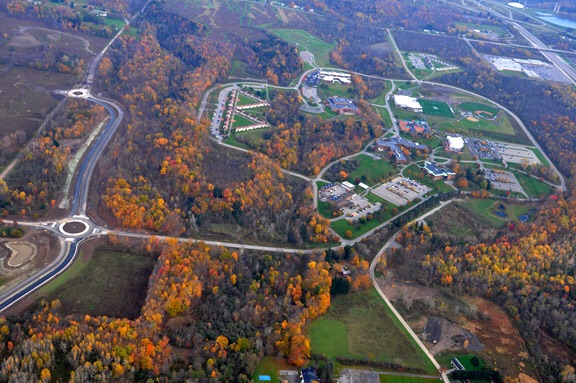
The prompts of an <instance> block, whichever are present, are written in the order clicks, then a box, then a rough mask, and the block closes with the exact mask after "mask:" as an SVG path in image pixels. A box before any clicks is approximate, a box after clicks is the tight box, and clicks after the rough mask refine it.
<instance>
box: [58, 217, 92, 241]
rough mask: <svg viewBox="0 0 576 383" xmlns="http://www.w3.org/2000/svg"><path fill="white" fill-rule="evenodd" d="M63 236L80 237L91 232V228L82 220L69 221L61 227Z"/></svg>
mask: <svg viewBox="0 0 576 383" xmlns="http://www.w3.org/2000/svg"><path fill="white" fill-rule="evenodd" d="M59 230H60V232H61V233H62V234H64V235H66V236H68V237H79V236H82V235H84V234H86V233H88V231H90V230H91V226H90V225H89V224H87V223H86V222H83V221H80V220H73V221H68V222H66V223H64V224H62V225H61V226H60V227H59Z"/></svg>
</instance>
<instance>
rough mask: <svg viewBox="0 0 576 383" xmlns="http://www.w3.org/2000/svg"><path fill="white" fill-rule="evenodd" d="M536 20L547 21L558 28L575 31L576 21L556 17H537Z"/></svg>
mask: <svg viewBox="0 0 576 383" xmlns="http://www.w3.org/2000/svg"><path fill="white" fill-rule="evenodd" d="M538 18H539V19H540V20H544V21H547V22H549V23H550V24H554V25H558V26H559V27H564V28H575V29H576V21H574V20H568V19H565V18H563V17H558V16H538Z"/></svg>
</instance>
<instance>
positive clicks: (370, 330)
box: [310, 289, 436, 374]
mask: <svg viewBox="0 0 576 383" xmlns="http://www.w3.org/2000/svg"><path fill="white" fill-rule="evenodd" d="M342 338H344V340H342ZM310 340H311V346H312V353H314V354H320V355H325V356H326V357H329V358H331V359H332V360H334V358H335V357H337V356H344V357H346V356H347V357H351V358H358V359H369V358H370V357H371V356H373V357H374V360H377V361H382V362H391V363H397V364H400V365H402V366H406V367H411V368H416V369H422V370H424V371H426V372H427V373H432V374H433V373H435V372H436V371H435V369H434V366H433V365H432V364H431V362H429V361H428V360H427V359H426V358H425V356H424V354H422V353H421V351H420V350H419V349H418V348H417V346H416V345H415V344H414V343H413V342H412V340H411V339H410V338H409V336H408V335H407V334H406V333H405V330H404V329H403V328H402V327H400V324H399V322H397V319H396V318H393V317H392V314H391V313H390V312H389V311H388V308H387V307H386V305H385V304H384V301H383V300H382V298H381V297H380V296H379V295H378V293H377V292H376V290H374V289H370V290H369V291H365V292H361V293H350V294H347V295H338V296H335V297H333V299H332V303H331V306H330V309H329V310H328V313H327V314H326V315H325V316H324V317H322V318H320V319H317V320H315V321H314V322H312V325H311V326H310Z"/></svg>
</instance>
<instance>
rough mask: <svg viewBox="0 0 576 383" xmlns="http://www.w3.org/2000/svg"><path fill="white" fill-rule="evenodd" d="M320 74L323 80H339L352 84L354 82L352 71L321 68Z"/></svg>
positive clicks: (342, 82)
mask: <svg viewBox="0 0 576 383" xmlns="http://www.w3.org/2000/svg"><path fill="white" fill-rule="evenodd" d="M319 75H320V78H321V79H322V81H328V82H339V83H340V84H350V83H351V82H352V75H351V74H350V73H344V72H334V71H327V70H320V73H319Z"/></svg>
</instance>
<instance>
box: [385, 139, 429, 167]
mask: <svg viewBox="0 0 576 383" xmlns="http://www.w3.org/2000/svg"><path fill="white" fill-rule="evenodd" d="M376 146H377V147H378V149H379V150H383V149H386V150H389V151H391V152H394V158H395V160H396V163H398V164H405V163H406V162H408V158H406V155H405V154H404V152H403V151H402V148H406V149H408V150H412V149H418V150H425V149H428V146H426V145H423V144H419V143H418V142H414V141H410V140H407V139H405V138H403V137H392V138H381V139H379V140H378V141H376Z"/></svg>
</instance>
